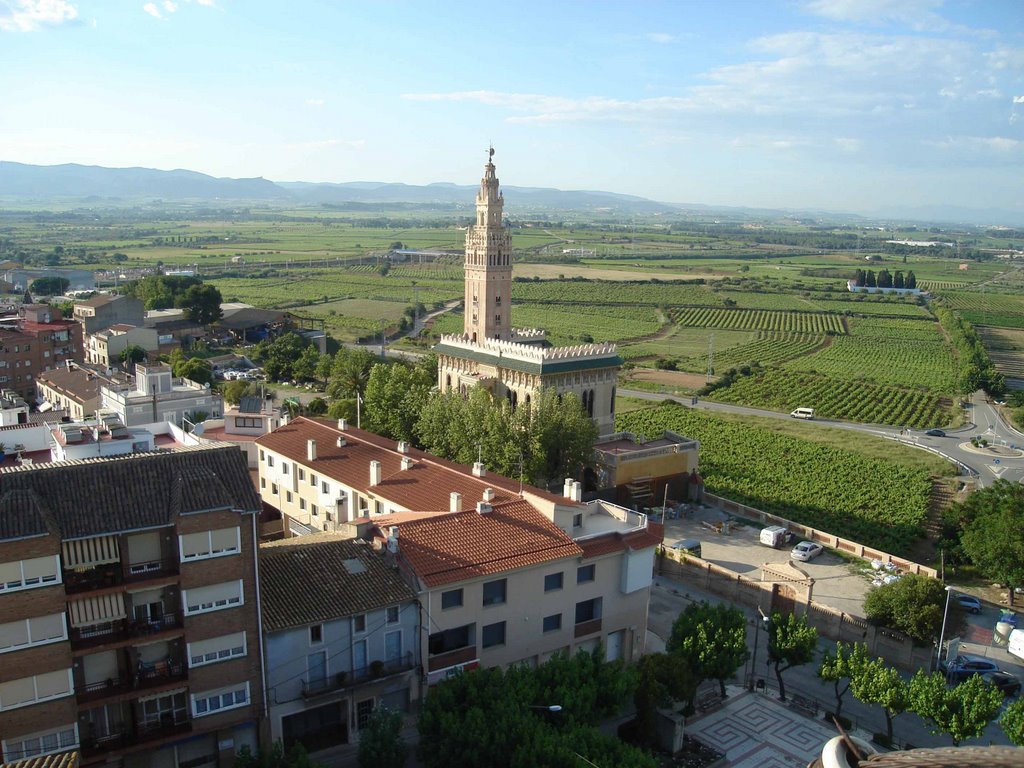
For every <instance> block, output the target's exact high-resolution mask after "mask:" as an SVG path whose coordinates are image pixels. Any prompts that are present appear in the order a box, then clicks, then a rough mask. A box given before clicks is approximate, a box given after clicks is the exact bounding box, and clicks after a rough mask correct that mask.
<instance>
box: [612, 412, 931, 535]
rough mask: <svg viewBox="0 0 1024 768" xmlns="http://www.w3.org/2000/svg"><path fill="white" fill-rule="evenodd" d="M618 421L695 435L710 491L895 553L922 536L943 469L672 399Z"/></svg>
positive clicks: (647, 431)
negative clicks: (935, 476)
mask: <svg viewBox="0 0 1024 768" xmlns="http://www.w3.org/2000/svg"><path fill="white" fill-rule="evenodd" d="M616 426H617V428H618V429H622V430H626V431H630V432H634V433H639V434H642V435H647V436H649V437H651V436H655V435H660V434H661V432H662V431H663V430H666V429H670V430H672V431H674V432H678V433H680V434H683V435H686V436H687V437H692V438H696V439H698V440H700V441H701V474H702V475H703V476H704V479H705V482H706V484H707V488H708V490H709V491H711V492H713V493H716V494H720V495H722V496H725V497H728V498H730V499H735V500H737V501H740V502H742V503H745V504H749V505H751V506H754V507H758V508H760V509H764V510H765V511H768V512H772V513H774V514H778V515H781V516H783V517H786V518H789V519H791V520H796V521H797V522H801V523H804V524H805V525H810V526H814V527H816V528H821V529H822V530H827V531H829V532H830V533H834V534H836V535H839V536H845V537H848V538H851V539H854V540H857V541H860V542H863V543H864V544H867V545H869V546H874V547H878V548H880V549H883V550H886V551H889V552H896V553H899V552H904V551H906V549H907V548H908V547H909V546H910V545H911V543H912V542H913V541H914V539H916V538H917V537H918V536H920V535H921V527H922V524H923V521H924V518H925V514H926V512H927V509H928V502H929V497H930V492H931V479H930V472H929V469H927V468H926V467H931V468H932V469H933V471H934V469H937V468H938V467H939V466H941V464H940V462H937V461H935V460H934V459H927V461H928V462H929V464H927V465H922V464H921V463H919V462H920V461H921V459H919V458H918V457H914V458H913V459H910V461H911V462H913V463H907V462H906V460H903V459H902V458H901V459H900V460H897V461H893V460H887V459H878V458H872V457H869V456H866V455H864V454H863V453H858V452H856V451H855V450H854V448H853V447H852V446H850V445H849V443H850V441H849V435H848V433H841V434H840V435H838V436H836V437H835V438H826V437H825V436H823V435H821V436H819V440H824V439H834V440H835V443H824V442H816V441H812V440H805V439H801V438H798V437H792V436H789V435H788V434H785V433H784V432H783V431H781V430H778V431H777V430H775V429H768V428H766V427H763V426H760V425H759V424H756V423H755V422H754V421H753V420H751V419H748V418H744V419H742V420H736V421H732V420H727V419H722V418H717V417H715V416H711V415H707V414H704V413H701V412H697V411H693V410H690V409H688V408H683V407H681V406H676V405H671V404H670V405H665V406H662V407H659V408H648V409H645V410H639V411H632V412H629V413H625V414H620V415H619V418H618V419H617V425H616ZM780 426H782V425H780ZM785 426H787V427H788V426H790V425H788V423H787V424H786V425H785ZM802 426H803V427H804V428H805V429H806V425H802ZM844 445H845V446H847V447H840V446H844ZM864 448H865V449H866V450H868V451H872V452H873V451H874V450H875V446H874V445H865V446H864ZM907 452H908V451H907V449H902V451H901V454H905V453H907ZM894 458H895V457H894ZM868 479H870V480H868Z"/></svg>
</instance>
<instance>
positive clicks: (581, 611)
mask: <svg viewBox="0 0 1024 768" xmlns="http://www.w3.org/2000/svg"><path fill="white" fill-rule="evenodd" d="M600 618H601V598H600V597H595V598H593V599H592V600H584V601H583V602H582V603H576V623H577V624H582V623H583V622H585V621H593V620H594V619H600Z"/></svg>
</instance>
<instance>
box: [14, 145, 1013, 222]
mask: <svg viewBox="0 0 1024 768" xmlns="http://www.w3.org/2000/svg"><path fill="white" fill-rule="evenodd" d="M476 189H477V187H476V185H468V184H451V183H447V182H438V183H435V184H427V185H425V186H416V185H412V184H394V183H387V182H378V181H351V182H346V183H340V184H333V183H311V182H305V181H293V182H273V181H269V180H267V179H264V178H255V179H227V178H216V177H214V176H208V175H206V174H205V173H197V172H196V171H186V170H174V171H159V170H155V169H153V168H104V167H101V166H96V165H78V164H74V163H69V164H66V165H26V164H23V163H12V162H4V161H0V201H4V202H7V203H12V202H13V203H18V202H23V203H30V202H31V203H35V204H37V203H44V204H45V203H47V202H49V201H57V200H60V201H81V203H82V204H84V205H90V206H94V205H109V206H115V205H130V204H134V203H138V202H143V201H148V202H152V201H158V200H162V201H167V202H195V201H202V202H221V203H231V204H239V203H281V204H286V205H287V204H292V205H294V204H311V205H328V206H334V207H339V208H342V209H350V210H361V211H367V210H383V209H385V208H386V207H387V206H388V205H401V206H403V207H420V208H427V209H436V210H454V209H467V210H468V209H469V208H470V207H471V206H472V205H473V196H474V193H475V191H476ZM502 190H503V191H504V193H505V198H506V209H507V210H509V211H511V212H512V213H517V214H520V215H522V214H524V213H543V212H544V211H551V212H554V211H562V212H577V213H586V214H592V215H593V214H597V215H602V214H607V215H616V214H617V215H627V216H628V215H632V214H638V215H643V214H648V215H651V214H673V213H674V214H677V215H678V214H695V215H698V216H701V217H708V216H716V215H718V214H719V213H720V214H721V215H722V218H729V219H735V218H739V219H756V220H763V219H766V218H767V219H774V218H777V217H780V216H786V215H788V214H793V213H797V214H801V215H802V216H804V217H812V218H818V219H826V220H832V221H836V220H839V221H842V222H844V223H849V224H856V223H866V222H867V221H868V220H869V219H870V220H871V221H875V222H878V221H882V222H886V221H888V222H891V221H894V220H902V221H913V222H919V223H920V222H924V223H932V224H936V223H941V222H952V223H957V224H980V225H983V226H989V225H996V224H1002V225H1008V226H1024V211H1021V210H1011V209H1003V210H994V209H977V208H974V209H972V208H959V207H953V206H939V205H930V206H913V207H912V206H901V207H898V208H892V209H888V210H885V211H881V210H879V211H877V212H875V214H874V215H873V216H870V215H869V216H858V215H855V214H844V213H836V212H824V211H806V210H805V211H802V212H801V211H795V210H782V209H774V210H773V209H765V208H747V207H739V206H709V205H701V204H675V203H661V202H656V201H654V200H648V199H646V198H643V197H636V196H634V195H620V194H617V193H615V192H598V191H593V190H575V191H566V190H561V189H553V188H548V187H513V186H503V187H502Z"/></svg>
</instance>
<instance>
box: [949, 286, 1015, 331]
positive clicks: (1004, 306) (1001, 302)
mask: <svg viewBox="0 0 1024 768" xmlns="http://www.w3.org/2000/svg"><path fill="white" fill-rule="evenodd" d="M943 296H944V297H945V298H946V300H947V302H948V303H949V306H950V307H952V308H953V309H956V310H959V312H960V314H962V315H963V316H964V318H966V319H967V320H968V321H969V322H970V323H972V324H974V325H992V326H996V327H999V328H1024V295H1020V294H1007V293H978V292H973V293H972V292H967V291H949V292H947V293H944V294H943Z"/></svg>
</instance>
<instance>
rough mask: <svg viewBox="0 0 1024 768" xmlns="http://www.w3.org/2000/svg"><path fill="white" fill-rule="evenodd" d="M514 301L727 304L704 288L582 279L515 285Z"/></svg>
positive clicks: (513, 290) (665, 304) (647, 304)
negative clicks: (587, 280)
mask: <svg viewBox="0 0 1024 768" xmlns="http://www.w3.org/2000/svg"><path fill="white" fill-rule="evenodd" d="M460 279H461V278H460ZM512 300H513V301H515V302H523V303H536V302H554V303H558V304H583V305H586V304H611V305H614V304H630V305H637V304H643V305H646V306H652V307H657V306H671V305H674V304H699V305H704V306H721V305H722V304H723V302H722V299H720V298H719V297H718V296H717V295H716V294H715V293H714V292H713V291H711V290H710V289H709V288H707V287H706V286H703V285H692V284H685V283H684V284H677V283H651V282H636V283H613V282H606V281H599V282H584V281H582V280H548V281H544V282H536V283H535V282H514V283H512Z"/></svg>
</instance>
